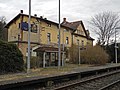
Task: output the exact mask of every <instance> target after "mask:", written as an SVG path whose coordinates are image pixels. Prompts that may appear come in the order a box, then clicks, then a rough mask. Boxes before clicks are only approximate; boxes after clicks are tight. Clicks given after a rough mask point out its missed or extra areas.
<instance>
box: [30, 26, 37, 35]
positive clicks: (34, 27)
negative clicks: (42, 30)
mask: <svg viewBox="0 0 120 90" xmlns="http://www.w3.org/2000/svg"><path fill="white" fill-rule="evenodd" d="M37 29H38V27H37V25H36V24H31V32H34V33H37Z"/></svg>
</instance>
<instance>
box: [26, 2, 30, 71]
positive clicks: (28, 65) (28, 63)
mask: <svg viewBox="0 0 120 90" xmlns="http://www.w3.org/2000/svg"><path fill="white" fill-rule="evenodd" d="M30 20H31V0H29V19H28V60H27V73H29V71H30V32H31V24H30Z"/></svg>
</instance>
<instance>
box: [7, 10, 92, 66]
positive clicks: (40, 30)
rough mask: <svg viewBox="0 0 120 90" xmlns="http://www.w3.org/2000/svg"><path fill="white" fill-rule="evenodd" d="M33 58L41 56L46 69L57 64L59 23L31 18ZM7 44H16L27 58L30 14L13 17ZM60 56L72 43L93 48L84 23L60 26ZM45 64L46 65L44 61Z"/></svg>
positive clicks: (65, 22) (8, 25)
mask: <svg viewBox="0 0 120 90" xmlns="http://www.w3.org/2000/svg"><path fill="white" fill-rule="evenodd" d="M30 23H31V32H30V42H31V56H32V57H33V56H34V57H39V61H41V62H40V63H41V64H42V65H43V63H44V65H43V66H45V65H47V66H49V65H57V60H58V58H57V57H58V38H59V35H58V23H56V22H53V21H50V20H47V18H43V17H42V16H40V17H37V15H36V14H35V15H34V16H31V22H30ZM5 27H6V28H7V34H8V36H7V37H8V42H11V43H15V44H17V45H18V47H19V49H20V50H21V52H22V53H23V55H24V56H25V57H26V56H27V48H28V15H26V14H23V10H21V12H20V13H19V14H18V15H17V16H16V17H15V18H13V19H12V20H11V21H10V22H9V23H8V24H7V25H6V26H5ZM60 33H61V34H60V43H61V56H62V54H63V52H64V50H63V48H62V47H63V45H64V46H65V47H67V48H69V47H71V45H73V44H78V42H79V43H80V45H82V46H83V47H84V46H86V45H92V44H93V40H94V39H92V38H91V37H90V36H89V32H88V31H86V30H85V28H84V25H83V23H82V21H77V22H67V21H66V19H65V18H64V21H63V22H62V24H61V29H60ZM43 61H44V62H43ZM42 62H43V63H42Z"/></svg>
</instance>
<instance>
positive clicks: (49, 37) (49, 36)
mask: <svg viewBox="0 0 120 90" xmlns="http://www.w3.org/2000/svg"><path fill="white" fill-rule="evenodd" d="M47 40H48V42H50V41H51V33H47Z"/></svg>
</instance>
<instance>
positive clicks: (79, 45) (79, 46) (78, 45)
mask: <svg viewBox="0 0 120 90" xmlns="http://www.w3.org/2000/svg"><path fill="white" fill-rule="evenodd" d="M78 50H79V51H78V54H79V65H80V43H79V42H78Z"/></svg>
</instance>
